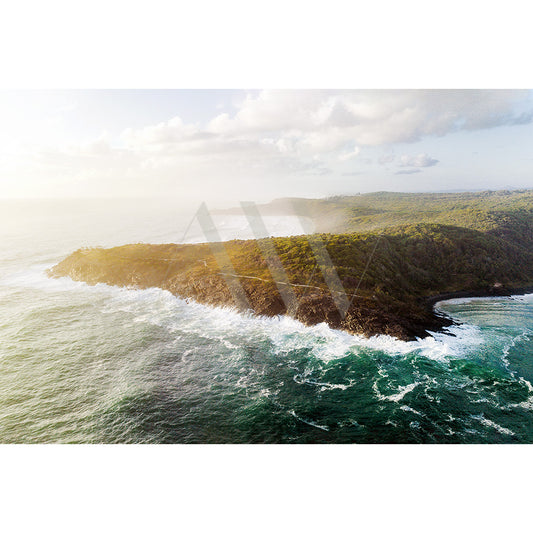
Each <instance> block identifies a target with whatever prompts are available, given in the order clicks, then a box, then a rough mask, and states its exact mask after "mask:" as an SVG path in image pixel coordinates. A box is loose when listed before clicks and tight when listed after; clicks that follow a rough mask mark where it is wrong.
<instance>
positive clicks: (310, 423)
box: [287, 409, 329, 431]
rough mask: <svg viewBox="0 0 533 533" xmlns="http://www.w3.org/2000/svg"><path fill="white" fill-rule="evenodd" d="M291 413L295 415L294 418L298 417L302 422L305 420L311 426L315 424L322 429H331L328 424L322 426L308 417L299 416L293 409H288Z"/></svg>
mask: <svg viewBox="0 0 533 533" xmlns="http://www.w3.org/2000/svg"><path fill="white" fill-rule="evenodd" d="M287 412H288V413H289V414H290V415H292V416H294V418H296V419H297V420H299V421H300V422H303V423H304V424H307V425H309V426H313V427H315V428H318V429H322V430H324V431H329V428H328V426H321V425H320V424H317V423H316V422H313V421H312V420H308V419H306V418H302V417H301V416H298V415H297V414H296V413H295V412H294V410H293V409H291V410H289V411H287Z"/></svg>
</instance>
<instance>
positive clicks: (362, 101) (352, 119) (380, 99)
mask: <svg viewBox="0 0 533 533" xmlns="http://www.w3.org/2000/svg"><path fill="white" fill-rule="evenodd" d="M527 98H528V92H527V91H512V90H398V91H390V90H383V91H369V90H356V91H317V90H308V91H262V92H261V93H260V94H259V95H258V96H254V97H252V96H249V97H248V98H246V99H245V100H244V102H243V103H242V104H241V106H240V108H239V109H238V111H237V113H236V114H235V115H234V116H233V117H230V116H229V115H228V114H222V115H219V116H218V117H215V118H214V119H213V120H212V121H211V122H210V123H209V125H208V127H207V130H208V131H210V132H213V133H216V134H224V135H260V134H262V133H263V134H265V133H272V132H277V133H278V135H280V136H283V135H289V136H292V137H293V138H294V139H296V142H295V146H299V147H301V148H304V147H305V146H310V147H314V148H315V149H320V148H321V147H323V148H324V149H328V150H332V149H338V148H341V147H342V145H343V144H346V143H348V142H351V143H352V144H356V145H358V146H378V145H384V144H391V143H405V142H415V141H418V140H420V139H422V138H423V137H427V136H443V135H447V134H449V133H453V132H456V131H460V130H476V129H485V128H493V127H497V126H503V125H513V124H515V125H518V124H526V123H530V122H531V121H532V119H533V112H532V111H531V110H528V111H522V110H520V111H519V110H518V107H519V105H523V104H524V103H525V102H527Z"/></svg>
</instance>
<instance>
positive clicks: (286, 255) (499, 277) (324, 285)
mask: <svg viewBox="0 0 533 533" xmlns="http://www.w3.org/2000/svg"><path fill="white" fill-rule="evenodd" d="M513 235H514V234H513ZM220 246H223V252H224V253H222V252H221V248H220ZM217 247H218V248H217ZM217 247H214V246H213V245H209V244H184V245H178V244H164V245H151V244H131V245H125V246H119V247H115V248H110V249H102V248H91V249H81V250H78V251H76V252H74V253H73V254H71V255H70V256H69V257H67V258H66V259H65V260H63V261H62V262H60V263H59V264H58V265H56V266H55V267H53V268H52V269H50V270H49V272H48V274H49V275H50V276H53V277H62V276H69V277H70V278H72V279H73V280H76V281H84V282H87V283H89V284H96V283H107V284H110V285H117V286H121V287H131V288H140V289H144V288H149V287H160V288H162V289H165V290H168V291H169V292H171V293H172V294H174V295H176V296H179V297H181V298H185V299H193V300H195V301H197V302H199V303H202V304H209V305H214V306H230V307H237V308H239V309H241V310H242V311H245V310H247V309H248V310H251V311H252V312H253V313H255V314H257V315H262V316H276V315H283V314H288V315H290V316H292V317H294V318H295V319H296V320H299V321H301V322H302V323H304V324H306V325H313V324H317V323H321V322H326V323H327V324H329V325H330V326H331V327H332V328H335V329H341V330H344V331H347V332H349V333H353V334H362V335H366V336H371V335H376V334H387V335H391V336H394V337H397V338H399V339H403V340H412V339H415V338H417V337H418V338H420V337H425V336H427V335H428V331H438V330H442V329H443V328H445V327H446V326H449V325H451V324H452V321H451V320H450V319H449V318H447V317H444V316H440V315H438V314H436V313H435V312H434V311H433V308H432V305H431V304H432V303H433V302H434V301H436V300H438V299H439V295H442V294H445V293H446V294H447V295H449V296H453V295H454V294H461V295H469V294H472V295H505V294H511V293H516V292H520V291H521V290H524V289H525V288H527V287H531V286H532V285H533V251H532V249H531V246H530V244H529V241H527V240H526V241H524V243H521V242H517V241H516V239H509V238H506V236H505V234H498V233H497V232H483V231H478V230H475V229H470V228H464V227H456V226H450V225H444V224H432V223H421V224H409V225H401V226H394V227H389V228H385V229H383V230H382V231H381V233H379V234H377V233H372V232H370V233H342V234H331V233H324V234H313V235H307V236H295V237H279V238H270V239H263V240H246V241H241V240H233V241H228V242H225V243H223V244H220V243H219V244H217ZM317 249H322V250H325V251H327V254H328V256H329V258H330V259H331V262H328V263H327V264H324V263H323V262H322V261H321V259H320V258H318V259H317V257H316V255H317V254H316V253H315V252H316V250H317ZM269 250H270V252H269ZM228 259H229V261H228ZM224 261H225V262H226V263H225V264H224ZM275 261H279V263H278V265H279V266H280V268H281V273H282V274H283V277H282V278H280V276H279V271H278V273H277V274H276V272H272V268H271V266H272V264H273V262H275ZM328 269H329V271H328ZM333 272H334V273H335V276H337V277H336V279H338V283H339V284H340V285H337V287H336V288H335V289H340V290H332V283H331V279H332V273H333ZM281 279H283V280H284V281H282V280H281ZM288 293H290V298H288V296H287V294H288ZM341 293H342V294H345V300H343V301H344V302H345V304H346V306H347V307H345V308H343V309H342V312H341V311H339V305H338V304H339V301H340V300H339V298H340V296H339V294H341Z"/></svg>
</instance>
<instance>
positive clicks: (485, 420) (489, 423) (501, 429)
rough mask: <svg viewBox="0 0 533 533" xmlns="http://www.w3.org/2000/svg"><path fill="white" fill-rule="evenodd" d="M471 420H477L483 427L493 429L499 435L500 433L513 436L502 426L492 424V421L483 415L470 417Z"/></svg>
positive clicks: (511, 432)
mask: <svg viewBox="0 0 533 533" xmlns="http://www.w3.org/2000/svg"><path fill="white" fill-rule="evenodd" d="M471 418H474V419H475V420H479V421H480V422H481V423H482V424H483V425H484V426H486V427H490V428H493V429H495V430H496V431H498V432H499V433H502V434H503V435H514V434H515V433H514V432H513V431H511V430H510V429H508V428H504V427H503V426H500V425H499V424H496V422H494V421H493V420H490V419H489V418H485V416H484V415H471Z"/></svg>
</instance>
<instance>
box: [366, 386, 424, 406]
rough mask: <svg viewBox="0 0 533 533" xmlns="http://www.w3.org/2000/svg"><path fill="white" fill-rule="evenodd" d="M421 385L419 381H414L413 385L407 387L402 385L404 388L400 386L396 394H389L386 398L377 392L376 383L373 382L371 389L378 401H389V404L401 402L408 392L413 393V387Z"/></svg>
mask: <svg viewBox="0 0 533 533" xmlns="http://www.w3.org/2000/svg"><path fill="white" fill-rule="evenodd" d="M421 384H422V383H421V382H419V381H416V382H414V383H409V385H404V386H400V387H398V392H397V393H396V394H390V395H388V396H386V395H384V394H382V393H381V392H380V391H379V388H378V383H377V381H375V382H374V384H373V385H372V389H373V390H374V392H375V394H376V396H377V397H378V399H379V400H381V401H384V400H386V401H389V402H396V403H397V402H399V401H400V400H403V398H404V396H405V395H406V394H408V393H409V392H411V391H413V390H414V389H415V387H417V386H418V385H421Z"/></svg>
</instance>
